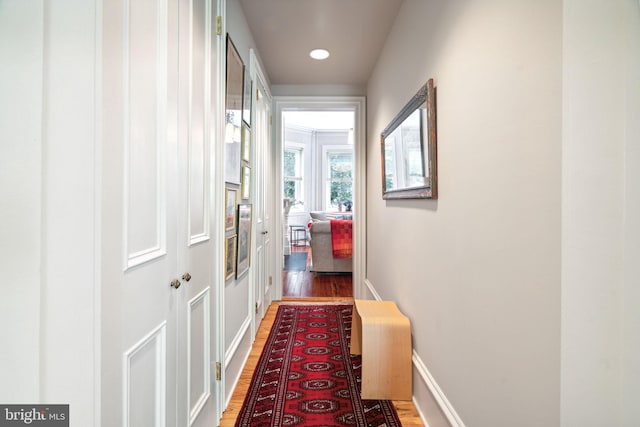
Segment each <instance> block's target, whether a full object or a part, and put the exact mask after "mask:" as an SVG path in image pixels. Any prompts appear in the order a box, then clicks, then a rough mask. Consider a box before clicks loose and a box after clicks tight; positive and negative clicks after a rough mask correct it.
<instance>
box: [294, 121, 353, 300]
mask: <svg viewBox="0 0 640 427" xmlns="http://www.w3.org/2000/svg"><path fill="white" fill-rule="evenodd" d="M282 117H283V121H282V122H283V129H284V132H283V135H282V136H283V138H282V144H283V150H282V165H283V167H282V174H283V181H282V189H283V193H282V197H283V201H284V224H285V227H286V228H285V230H288V233H286V234H285V235H284V237H285V238H284V239H283V242H282V244H283V248H282V249H283V253H284V259H285V266H284V270H283V278H282V283H283V297H288V296H296V297H304V296H307V297H313V296H352V295H353V290H352V280H351V271H352V270H353V261H352V259H351V256H349V258H348V259H344V260H341V261H339V262H336V263H334V262H333V256H332V254H331V244H330V242H329V241H328V240H327V236H328V234H326V233H324V234H318V233H316V230H320V229H321V228H322V227H326V226H327V225H328V222H329V221H330V219H341V220H343V221H345V223H346V225H348V227H349V230H348V231H349V232H348V237H349V244H351V240H350V238H351V228H352V221H353V216H354V206H353V188H354V187H353V180H354V149H353V133H354V113H353V111H312V110H304V111H301V110H298V111H285V112H284V113H283V115H282ZM312 236H313V237H319V236H321V239H324V240H326V242H324V243H329V245H328V246H327V245H326V244H322V245H320V244H319V242H321V239H318V238H315V239H314V241H313V243H314V244H315V246H314V247H313V248H312V247H311V246H312V244H311V238H312ZM349 250H350V251H351V250H352V247H349ZM296 264H301V265H296ZM305 264H306V265H305ZM305 267H306V269H305ZM316 271H322V272H329V273H336V272H340V273H341V274H340V275H339V276H335V277H337V278H338V279H340V280H332V281H331V285H329V284H328V283H327V280H320V279H325V275H324V274H322V275H320V276H318V275H317V274H316ZM327 277H328V276H327ZM347 279H348V280H347ZM347 282H348V283H347ZM345 285H346V286H348V292H346V293H345V292H344V290H343V289H342V288H344V286H345ZM332 293H333V294H335V295H333V294H332Z"/></svg>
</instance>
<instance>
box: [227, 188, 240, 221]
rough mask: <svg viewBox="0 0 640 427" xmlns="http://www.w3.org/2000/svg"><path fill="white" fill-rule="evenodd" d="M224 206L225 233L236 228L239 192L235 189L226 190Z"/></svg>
mask: <svg viewBox="0 0 640 427" xmlns="http://www.w3.org/2000/svg"><path fill="white" fill-rule="evenodd" d="M225 190H226V191H225V195H224V205H225V216H224V218H225V219H224V229H225V231H232V230H235V228H236V206H237V199H238V191H237V190H236V189H235V188H229V187H227V188H226V189H225Z"/></svg>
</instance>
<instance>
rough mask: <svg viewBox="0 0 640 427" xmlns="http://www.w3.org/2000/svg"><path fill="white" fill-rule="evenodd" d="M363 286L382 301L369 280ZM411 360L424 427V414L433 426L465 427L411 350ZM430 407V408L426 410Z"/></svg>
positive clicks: (417, 402)
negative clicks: (444, 424)
mask: <svg viewBox="0 0 640 427" xmlns="http://www.w3.org/2000/svg"><path fill="white" fill-rule="evenodd" d="M364 284H365V286H366V290H367V291H368V292H369V293H370V294H371V296H372V297H373V298H374V299H375V300H377V301H381V300H382V297H380V294H379V293H378V292H377V291H376V289H375V286H373V283H371V281H370V280H369V279H366V278H365V279H364ZM411 360H412V362H413V369H414V384H413V404H414V405H415V407H416V409H417V411H418V415H420V418H421V419H422V422H423V423H424V425H425V427H429V423H428V421H427V416H426V414H430V416H429V418H431V419H432V420H433V421H434V425H443V423H448V424H449V425H450V426H451V427H465V425H464V423H463V422H462V420H461V419H460V417H459V416H458V413H457V412H456V410H455V409H454V407H453V405H452V404H451V402H449V400H448V399H447V397H446V396H445V394H444V392H443V391H442V389H441V388H440V386H439V385H438V383H437V382H436V380H435V379H434V378H433V376H432V375H431V373H430V372H429V369H427V366H426V365H425V363H424V362H423V361H422V359H421V358H420V356H419V355H418V353H417V352H416V351H415V350H413V354H412V357H411ZM418 381H420V383H418ZM423 389H424V391H425V392H426V393H427V394H428V397H427V398H425V399H424V400H423V399H420V396H421V395H423V393H422V390H423ZM430 401H431V402H430ZM430 405H431V408H428V407H429V406H430ZM434 409H435V411H434ZM434 412H439V414H435V413H434Z"/></svg>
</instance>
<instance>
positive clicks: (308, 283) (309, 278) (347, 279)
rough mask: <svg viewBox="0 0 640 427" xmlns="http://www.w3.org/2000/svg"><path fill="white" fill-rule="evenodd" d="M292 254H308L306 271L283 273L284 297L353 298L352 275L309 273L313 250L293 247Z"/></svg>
mask: <svg viewBox="0 0 640 427" xmlns="http://www.w3.org/2000/svg"><path fill="white" fill-rule="evenodd" d="M291 252H307V253H308V254H309V256H308V257H307V269H306V270H305V271H283V272H282V296H283V299H290V298H317V297H320V298H327V297H333V298H349V297H353V280H352V276H351V274H326V273H325V274H323V273H320V274H318V273H314V272H311V271H309V268H310V266H311V248H310V247H309V246H293V247H292V248H291Z"/></svg>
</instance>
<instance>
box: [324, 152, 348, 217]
mask: <svg viewBox="0 0 640 427" xmlns="http://www.w3.org/2000/svg"><path fill="white" fill-rule="evenodd" d="M325 171H326V177H327V182H326V191H325V209H326V210H328V211H335V210H348V211H349V210H351V208H352V206H353V152H352V151H351V150H349V151H346V150H344V149H342V150H335V151H334V150H330V151H327V152H326V157H325Z"/></svg>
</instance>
